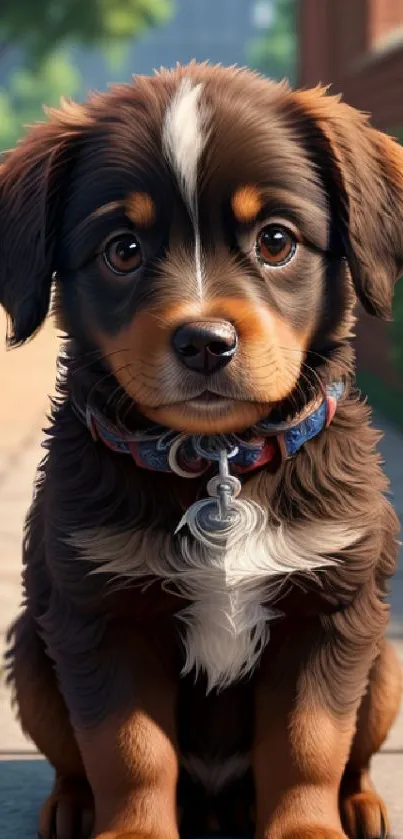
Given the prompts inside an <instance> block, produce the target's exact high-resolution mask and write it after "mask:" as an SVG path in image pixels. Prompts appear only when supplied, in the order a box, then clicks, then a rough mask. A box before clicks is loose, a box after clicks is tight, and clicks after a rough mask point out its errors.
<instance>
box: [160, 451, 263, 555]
mask: <svg viewBox="0 0 403 839" xmlns="http://www.w3.org/2000/svg"><path fill="white" fill-rule="evenodd" d="M241 488H242V485H241V482H240V481H239V480H238V478H236V477H235V476H234V475H230V473H229V467H228V454H227V452H226V451H225V450H222V451H220V459H219V474H218V475H216V476H215V477H214V478H211V480H210V481H209V482H208V484H207V492H208V494H209V495H210V496H211V497H210V498H204V499H203V500H201V501H196V502H195V503H194V504H192V506H191V507H189V509H188V510H186V513H185V514H184V515H183V516H182V519H181V521H180V522H179V524H178V527H177V528H176V531H175V533H178V531H179V530H181V528H182V527H184V526H187V527H188V528H189V530H190V532H191V534H192V536H194V538H195V539H197V541H198V542H200V543H201V544H202V545H204V546H205V547H207V548H212V549H215V550H220V549H223V548H225V547H227V545H228V544H231V545H233V544H235V543H236V542H238V541H239V540H240V539H242V538H243V537H244V536H245V533H248V532H250V531H251V529H255V528H256V527H257V526H258V525H259V508H258V507H257V505H255V504H253V503H252V502H250V501H245V500H242V501H238V500H237V496H238V495H239V493H240V492H241Z"/></svg>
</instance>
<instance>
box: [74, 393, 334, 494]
mask: <svg viewBox="0 0 403 839" xmlns="http://www.w3.org/2000/svg"><path fill="white" fill-rule="evenodd" d="M343 392H344V383H343V382H341V381H337V382H333V384H331V385H329V386H328V387H327V389H326V391H325V392H324V394H323V395H321V396H320V397H319V398H318V399H317V400H315V401H314V402H311V403H309V404H308V405H307V406H306V408H305V409H304V411H303V412H301V413H299V414H297V416H295V417H294V418H293V419H292V420H291V421H290V422H284V423H278V424H275V423H271V422H270V419H269V418H268V419H265V420H263V421H262V422H259V423H258V424H256V425H255V426H253V428H250V429H248V430H247V431H245V432H242V433H240V434H216V435H208V434H183V433H181V432H178V431H172V430H170V429H167V428H164V427H163V426H158V425H153V426H152V427H150V429H148V430H147V431H142V432H134V433H131V434H130V433H128V432H124V431H121V430H120V429H119V428H118V427H117V426H112V425H110V424H109V423H108V421H107V420H106V419H105V418H104V417H102V416H100V415H99V414H98V413H95V412H94V411H92V410H91V409H90V408H88V407H87V409H86V411H83V410H82V409H81V408H80V407H79V406H78V405H77V404H75V403H73V407H74V410H75V412H76V413H77V415H78V416H79V418H80V419H81V420H82V421H83V422H85V424H86V425H87V427H88V429H89V430H90V432H91V435H92V438H93V439H94V440H100V441H102V442H103V443H104V444H105V446H107V447H108V448H109V449H111V450H112V451H114V452H118V453H120V454H129V455H131V456H132V458H133V460H134V462H135V463H136V465H137V466H138V467H141V468H142V469H148V470H151V471H155V472H174V473H176V474H177V475H180V476H181V477H183V478H196V477H198V476H199V475H202V474H203V473H204V472H206V471H207V470H208V469H209V468H210V467H211V465H212V464H213V463H216V462H217V461H218V460H219V453H220V452H222V451H223V450H224V451H225V452H226V454H227V457H228V461H229V462H230V466H231V470H232V471H233V472H234V473H235V474H240V475H241V474H244V473H247V472H252V471H254V470H256V469H259V468H260V467H261V466H264V465H266V464H267V463H269V462H270V461H271V460H273V458H274V457H275V456H276V453H277V452H278V451H280V453H281V456H282V458H283V459H287V458H289V457H292V456H293V455H294V454H296V452H297V451H299V449H300V448H301V447H302V446H303V445H304V444H305V443H306V442H307V441H308V440H311V439H312V438H313V437H316V436H317V435H318V434H320V432H321V431H322V430H323V429H324V428H326V427H327V426H328V425H330V423H331V421H332V419H333V417H334V414H335V411H336V408H337V403H338V401H339V400H340V399H341V397H342V395H343Z"/></svg>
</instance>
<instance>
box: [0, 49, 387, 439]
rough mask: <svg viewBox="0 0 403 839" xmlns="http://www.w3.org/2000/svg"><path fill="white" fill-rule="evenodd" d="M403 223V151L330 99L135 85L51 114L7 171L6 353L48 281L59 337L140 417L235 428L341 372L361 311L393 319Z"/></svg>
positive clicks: (203, 80) (188, 73)
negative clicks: (93, 358)
mask: <svg viewBox="0 0 403 839" xmlns="http://www.w3.org/2000/svg"><path fill="white" fill-rule="evenodd" d="M402 215H403V152H402V150H401V149H400V147H399V146H398V145H397V144H395V143H394V142H393V141H392V140H391V139H389V138H387V137H386V136H384V135H382V134H380V133H378V132H376V131H375V130H374V129H372V128H370V127H369V125H368V123H367V120H366V119H365V117H363V116H362V115H361V114H359V113H358V112H356V111H355V110H353V109H351V108H350V107H348V106H347V105H345V104H342V103H340V102H339V101H338V100H337V99H336V98H333V97H329V96H327V95H326V93H325V92H324V91H322V90H319V89H317V90H313V91H303V92H293V91H290V90H288V89H286V88H285V87H284V86H283V85H276V84H273V83H271V82H268V81H265V80H263V79H261V78H258V77H257V76H254V75H253V74H250V73H248V72H247V71H245V70H241V71H240V70H234V69H223V68H220V67H209V66H204V65H203V66H200V65H196V64H192V65H190V66H188V67H182V68H177V69H176V70H174V71H172V72H167V71H164V72H161V73H160V74H158V75H157V76H155V77H153V78H144V77H142V78H138V79H136V80H135V81H134V82H133V83H132V84H130V85H126V86H121V87H114V88H112V89H111V90H110V91H109V92H108V93H106V94H103V95H96V96H94V97H92V98H91V99H90V100H89V102H88V103H87V104H85V105H82V106H81V105H80V106H79V105H72V104H71V103H65V104H64V105H63V106H62V108H61V109H60V110H59V111H51V112H50V113H49V114H48V123H46V124H44V125H38V126H36V127H34V128H33V129H32V130H31V132H30V133H29V134H28V136H27V137H26V138H25V139H24V140H23V142H22V143H21V144H20V146H19V147H18V148H17V149H16V150H15V151H14V152H12V153H10V155H9V156H8V157H7V159H6V160H5V162H4V165H3V167H2V171H1V175H0V216H1V218H0V229H1V238H0V271H1V275H0V300H1V302H2V303H3V304H4V306H5V308H6V310H7V312H8V313H9V316H10V319H11V323H12V330H13V331H12V335H11V343H21V342H22V341H25V340H26V339H27V338H29V337H30V336H31V335H32V334H33V333H34V332H35V331H36V330H37V329H38V328H39V326H40V325H41V323H42V322H43V320H44V318H45V316H46V313H47V309H48V306H49V299H50V290H51V284H52V279H53V281H54V283H55V290H56V299H57V305H58V310H59V313H60V314H59V317H60V320H61V323H62V325H63V327H64V328H65V329H66V330H67V332H68V333H69V334H70V335H71V336H73V337H74V339H75V344H76V345H77V346H79V347H81V348H82V350H83V351H92V350H98V351H99V354H100V356H101V357H102V359H103V361H102V367H103V369H105V367H106V368H107V369H108V370H109V371H111V372H112V373H113V377H114V378H115V387H116V379H117V380H118V383H119V385H120V386H121V387H123V389H124V390H125V392H126V394H128V395H129V397H130V398H131V399H132V400H133V403H134V404H136V405H137V407H138V408H139V409H140V411H141V412H142V414H144V415H145V417H147V418H149V419H151V420H153V421H157V422H159V423H161V424H163V425H166V426H168V427H172V428H175V429H182V430H186V431H194V432H205V431H209V432H221V431H231V430H240V429H242V428H246V427H248V426H250V425H252V424H253V423H255V422H257V421H258V420H259V419H260V418H262V417H263V416H266V415H268V414H269V413H270V411H271V410H272V409H273V407H276V406H279V405H280V406H281V404H282V403H284V402H285V401H287V400H289V399H290V398H292V397H293V395H295V394H297V393H298V392H302V393H303V392H305V391H306V387H307V385H309V388H314V386H315V384H317V382H318V381H321V382H324V381H326V380H328V379H329V378H331V377H332V375H336V374H340V372H341V369H340V364H341V361H340V359H341V358H342V353H341V352H340V351H341V349H342V348H343V346H344V345H345V344H346V342H347V341H348V339H349V337H350V336H351V329H352V325H353V322H354V318H353V314H352V313H353V308H354V304H355V300H356V295H358V297H359V299H360V300H361V302H362V303H363V305H364V306H365V307H366V308H367V310H368V311H370V312H371V313H372V314H375V315H379V316H383V317H385V316H387V315H388V314H389V312H390V306H391V300H392V290H393V284H394V281H395V279H396V278H397V277H398V275H399V272H400V269H401V264H402V260H403V229H402ZM338 364H339V367H338V366H337V365H338Z"/></svg>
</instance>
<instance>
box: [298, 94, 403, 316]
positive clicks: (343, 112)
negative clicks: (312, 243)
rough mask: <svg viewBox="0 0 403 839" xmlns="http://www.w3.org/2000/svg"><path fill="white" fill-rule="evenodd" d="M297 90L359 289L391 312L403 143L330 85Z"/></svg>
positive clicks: (398, 255)
mask: <svg viewBox="0 0 403 839" xmlns="http://www.w3.org/2000/svg"><path fill="white" fill-rule="evenodd" d="M293 96H294V97H295V101H296V103H297V107H298V111H299V113H300V114H301V112H302V113H303V115H304V116H305V120H306V124H307V131H308V135H307V137H306V139H307V145H308V148H309V146H310V145H311V144H312V145H311V149H312V146H313V151H314V153H315V154H316V159H315V162H316V164H317V165H318V167H319V168H320V170H321V175H322V178H323V180H324V181H325V184H326V186H327V188H328V191H329V193H330V201H331V205H332V208H333V210H334V212H335V213H336V224H337V227H338V233H339V236H340V238H341V241H342V243H343V246H344V251H345V255H346V257H347V261H348V263H349V267H350V271H351V275H352V279H353V282H354V286H355V290H356V293H357V296H358V298H359V299H360V301H361V302H362V304H363V306H364V307H365V309H366V310H367V311H368V312H369V313H370V314H372V315H377V316H378V317H383V318H385V319H389V318H390V316H391V305H392V297H393V287H394V283H395V281H396V280H397V279H398V278H399V276H400V273H401V272H402V269H403V149H402V147H401V146H400V145H399V144H398V143H397V142H395V141H394V140H392V139H391V138H390V137H388V136H387V135H386V134H382V133H381V132H379V131H376V130H375V129H374V128H372V127H371V126H370V125H369V122H368V117H367V116H366V115H365V114H363V113H361V112H359V111H357V110H355V109H354V108H351V107H350V106H349V105H346V104H345V103H344V102H341V101H340V98H339V97H337V96H328V95H327V93H326V90H324V89H321V88H316V89H314V90H306V91H304V90H303V91H297V92H296V93H295V94H293ZM308 126H310V127H308Z"/></svg>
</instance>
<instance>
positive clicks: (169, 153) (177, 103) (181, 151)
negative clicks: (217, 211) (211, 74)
mask: <svg viewBox="0 0 403 839" xmlns="http://www.w3.org/2000/svg"><path fill="white" fill-rule="evenodd" d="M202 89H203V85H202V84H197V85H195V86H193V85H192V82H191V80H190V79H187V78H185V79H183V80H182V82H181V84H180V86H179V88H178V90H177V91H176V93H175V95H174V97H173V99H172V102H171V103H170V105H169V108H168V110H167V112H166V115H165V119H164V124H163V128H162V147H163V151H164V154H165V157H166V159H167V161H168V163H169V165H170V166H171V168H172V170H173V172H174V173H175V175H176V178H177V181H178V185H179V189H180V191H181V195H182V198H183V200H184V201H185V204H186V205H187V207H188V209H189V212H190V214H191V218H192V221H193V227H194V235H195V262H196V278H197V285H198V291H199V295H200V297H201V295H202V285H203V266H202V253H201V244H200V232H199V224H198V208H197V174H198V163H199V160H200V156H201V153H202V151H203V148H204V145H205V142H206V136H207V132H206V125H205V123H206V116H205V112H203V109H202V108H201V105H200V96H201V92H202Z"/></svg>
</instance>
